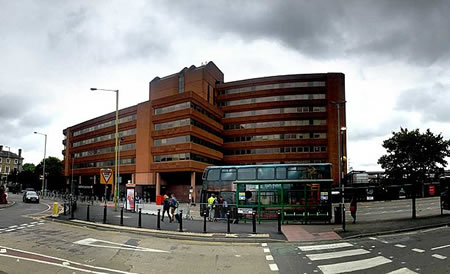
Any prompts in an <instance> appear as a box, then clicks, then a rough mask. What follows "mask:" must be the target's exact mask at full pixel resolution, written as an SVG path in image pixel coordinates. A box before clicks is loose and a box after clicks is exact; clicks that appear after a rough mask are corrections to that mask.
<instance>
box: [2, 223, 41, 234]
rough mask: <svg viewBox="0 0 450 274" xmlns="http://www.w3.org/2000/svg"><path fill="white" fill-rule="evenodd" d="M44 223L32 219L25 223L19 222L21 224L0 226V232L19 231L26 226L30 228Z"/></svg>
mask: <svg viewBox="0 0 450 274" xmlns="http://www.w3.org/2000/svg"><path fill="white" fill-rule="evenodd" d="M44 223H45V221H43V220H40V221H34V222H31V223H26V224H21V225H12V226H9V227H4V228H0V234H4V233H9V232H15V231H20V230H23V229H27V228H32V227H36V226H39V225H43V224H44Z"/></svg>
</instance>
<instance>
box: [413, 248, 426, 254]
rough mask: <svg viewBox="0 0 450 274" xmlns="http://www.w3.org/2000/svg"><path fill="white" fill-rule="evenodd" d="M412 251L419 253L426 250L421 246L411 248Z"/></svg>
mask: <svg viewBox="0 0 450 274" xmlns="http://www.w3.org/2000/svg"><path fill="white" fill-rule="evenodd" d="M411 250H412V251H415V252H417V253H424V252H425V250H423V249H419V248H413V249H411Z"/></svg>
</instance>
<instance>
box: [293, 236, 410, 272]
mask: <svg viewBox="0 0 450 274" xmlns="http://www.w3.org/2000/svg"><path fill="white" fill-rule="evenodd" d="M298 250H300V251H302V254H304V256H305V257H304V258H307V259H309V260H310V261H311V262H314V263H317V268H318V269H319V270H320V271H321V272H322V273H324V274H338V273H348V272H353V271H356V273H358V272H357V271H360V273H364V272H366V271H369V270H370V271H372V272H378V273H387V271H386V268H383V270H380V269H377V268H380V267H382V266H386V265H392V267H393V268H395V266H394V265H393V264H392V262H393V261H392V260H391V258H386V257H384V256H382V255H381V252H379V253H377V254H375V253H372V252H371V251H372V250H371V249H370V250H366V249H364V248H362V246H361V247H359V246H358V247H356V246H354V245H353V244H352V243H349V242H340V243H332V244H319V245H306V246H298ZM308 264H310V263H308ZM391 270H392V272H389V273H394V274H400V273H416V272H414V271H412V270H410V269H408V268H406V267H403V268H400V269H390V270H389V271H391Z"/></svg>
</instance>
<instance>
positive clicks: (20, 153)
mask: <svg viewBox="0 0 450 274" xmlns="http://www.w3.org/2000/svg"><path fill="white" fill-rule="evenodd" d="M20 156H22V149H21V148H19V158H20Z"/></svg>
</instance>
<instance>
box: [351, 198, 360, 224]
mask: <svg viewBox="0 0 450 274" xmlns="http://www.w3.org/2000/svg"><path fill="white" fill-rule="evenodd" d="M357 207H358V206H357V204H356V197H355V196H353V198H352V201H351V202H350V214H351V215H352V218H353V223H356V210H357V209H358V208H357Z"/></svg>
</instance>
